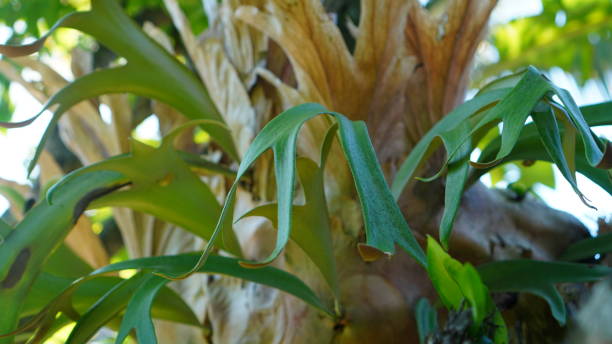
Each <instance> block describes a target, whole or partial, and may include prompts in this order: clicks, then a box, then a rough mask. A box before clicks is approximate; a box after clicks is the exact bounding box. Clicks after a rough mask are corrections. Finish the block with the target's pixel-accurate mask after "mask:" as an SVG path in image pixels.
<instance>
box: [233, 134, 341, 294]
mask: <svg viewBox="0 0 612 344" xmlns="http://www.w3.org/2000/svg"><path fill="white" fill-rule="evenodd" d="M332 138H333V136H332ZM297 170H298V176H299V179H300V182H301V183H302V187H303V189H304V198H305V204H304V205H294V206H293V214H292V216H293V228H292V230H291V234H290V236H291V239H292V240H293V241H295V243H296V244H298V245H299V246H300V247H301V248H302V249H303V250H304V252H305V253H306V254H307V255H308V257H310V259H311V260H312V262H313V263H314V264H315V265H316V266H317V268H319V270H320V271H321V273H322V274H323V277H324V278H325V280H326V281H327V283H328V285H329V286H330V288H331V289H332V291H333V292H334V294H335V296H336V297H338V296H339V295H338V277H337V275H336V260H335V258H334V251H333V247H332V239H331V230H330V226H329V214H328V212H327V203H326V200H325V192H324V189H323V166H321V167H319V166H318V165H317V164H316V163H315V162H314V161H312V160H310V159H308V158H304V157H301V158H298V159H297ZM277 207H278V205H277V204H275V203H274V204H266V205H263V206H260V207H257V208H254V209H252V210H250V211H249V212H247V213H246V214H244V215H243V216H241V218H244V217H248V216H263V217H266V218H268V219H269V220H270V221H272V223H273V224H274V226H275V227H277V223H278V221H277V213H276V209H277Z"/></svg>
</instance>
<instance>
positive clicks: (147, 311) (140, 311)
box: [115, 275, 169, 344]
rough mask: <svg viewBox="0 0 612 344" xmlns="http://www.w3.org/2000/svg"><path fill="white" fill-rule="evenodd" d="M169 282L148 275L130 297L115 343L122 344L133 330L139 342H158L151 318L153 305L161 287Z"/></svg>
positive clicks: (154, 343) (152, 343) (153, 343)
mask: <svg viewBox="0 0 612 344" xmlns="http://www.w3.org/2000/svg"><path fill="white" fill-rule="evenodd" d="M168 282H169V281H168V280H167V279H165V278H163V277H161V276H156V275H146V277H145V279H144V281H143V282H142V283H141V284H140V286H139V287H138V289H136V291H135V292H134V294H133V296H132V298H131V299H130V303H129V304H128V306H127V309H126V311H125V315H124V316H123V321H122V322H121V327H120V328H119V333H118V334H117V339H116V340H115V344H122V343H123V341H124V340H125V339H126V338H127V336H128V335H129V334H130V331H132V330H134V331H135V332H136V338H138V342H140V343H151V344H156V343H157V337H156V336H155V327H154V326H153V321H152V320H151V306H152V304H153V301H154V300H155V296H157V293H158V292H159V290H160V289H161V287H163V286H164V285H165V284H166V283H168Z"/></svg>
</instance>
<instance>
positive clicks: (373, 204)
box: [335, 114, 426, 266]
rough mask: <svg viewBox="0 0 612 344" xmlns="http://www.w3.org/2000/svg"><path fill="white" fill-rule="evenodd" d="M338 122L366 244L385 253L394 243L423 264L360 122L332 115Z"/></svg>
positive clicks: (366, 257)
mask: <svg viewBox="0 0 612 344" xmlns="http://www.w3.org/2000/svg"><path fill="white" fill-rule="evenodd" d="M335 116H336V120H337V121H338V123H339V125H340V139H341V141H340V142H341V143H342V148H343V149H344V154H345V155H346V156H347V159H348V161H349V166H350V168H351V172H352V173H353V178H354V180H355V186H356V188H357V192H358V194H359V201H360V202H361V208H362V212H363V217H364V220H365V221H364V222H365V227H366V236H367V238H366V239H367V241H366V244H367V245H368V246H369V247H373V248H375V249H377V250H379V251H381V252H383V253H384V254H387V255H390V254H393V253H394V252H395V244H398V245H399V246H400V247H402V248H403V249H404V250H405V251H406V252H408V254H410V255H411V256H412V257H413V258H414V259H415V260H416V261H417V262H418V263H420V264H421V265H422V266H426V263H425V254H424V253H423V250H422V249H421V247H420V246H419V244H418V243H417V241H416V239H415V238H414V236H413V235H412V232H411V230H410V227H408V224H407V223H406V220H405V219H404V216H403V214H402V213H401V211H400V210H399V208H398V206H397V204H396V203H395V200H394V199H393V196H392V195H391V192H390V191H389V187H388V186H387V183H386V181H385V179H384V177H383V174H382V170H381V168H380V165H379V164H378V160H377V158H376V153H375V152H374V148H372V143H371V142H370V138H369V137H368V131H367V128H366V126H365V123H363V122H351V121H349V120H348V119H347V118H346V117H344V116H338V114H336V115H335ZM364 248H365V246H363V245H361V246H360V253H361V255H362V257H363V258H364V259H366V260H367V259H372V258H375V256H374V257H372V256H371V255H370V254H369V253H366V252H368V251H370V250H368V251H366V250H364Z"/></svg>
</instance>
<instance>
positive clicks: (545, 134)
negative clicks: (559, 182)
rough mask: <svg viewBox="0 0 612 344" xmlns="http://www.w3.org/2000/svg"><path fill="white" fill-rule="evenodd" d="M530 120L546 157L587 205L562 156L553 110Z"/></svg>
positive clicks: (536, 114)
mask: <svg viewBox="0 0 612 344" xmlns="http://www.w3.org/2000/svg"><path fill="white" fill-rule="evenodd" d="M532 118H533V122H534V123H535V126H536V128H537V129H538V132H539V134H540V140H542V145H543V146H544V148H545V149H546V151H547V152H548V155H549V156H550V158H551V159H552V161H553V162H554V163H555V165H557V167H558V168H559V170H560V171H561V174H562V175H563V176H564V177H565V179H566V180H567V181H569V183H570V185H571V186H572V188H573V189H574V192H576V194H578V195H579V196H580V198H581V199H582V200H583V202H584V203H585V204H587V203H586V200H585V199H584V196H583V195H582V193H581V192H580V190H578V184H577V182H576V175H575V171H572V169H571V168H570V164H569V162H568V161H567V158H566V156H565V154H564V149H563V146H562V143H561V135H560V133H559V127H558V126H557V121H556V119H555V114H554V110H552V109H551V111H550V112H548V113H546V112H540V113H535V114H534V115H533V116H532ZM569 130H570V131H571V130H572V129H571V128H570V129H569ZM565 134H566V135H567V134H568V132H565ZM572 164H573V162H572Z"/></svg>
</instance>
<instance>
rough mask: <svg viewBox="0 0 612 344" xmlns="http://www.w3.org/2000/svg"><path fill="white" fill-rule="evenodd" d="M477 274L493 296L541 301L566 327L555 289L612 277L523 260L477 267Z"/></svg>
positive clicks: (599, 269) (599, 270)
mask: <svg viewBox="0 0 612 344" xmlns="http://www.w3.org/2000/svg"><path fill="white" fill-rule="evenodd" d="M478 272H479V273H480V276H481V277H482V280H483V281H484V282H485V284H486V285H487V286H488V287H489V289H490V290H491V291H492V292H508V291H511V292H527V293H531V294H535V295H537V296H540V297H542V298H543V299H544V300H546V302H547V303H548V305H549V306H550V309H551V312H552V315H553V317H554V318H555V319H557V321H558V322H559V323H560V324H565V319H566V310H565V304H564V303H563V299H562V298H561V295H560V294H559V292H558V291H557V289H556V288H555V286H554V285H555V284H557V283H567V282H574V283H580V282H590V281H594V280H598V279H600V278H602V277H604V276H606V275H609V274H610V273H612V269H610V268H608V267H603V266H588V265H584V264H574V263H562V262H544V261H537V260H527V259H521V260H507V261H498V262H492V263H488V264H484V265H481V266H479V267H478Z"/></svg>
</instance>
